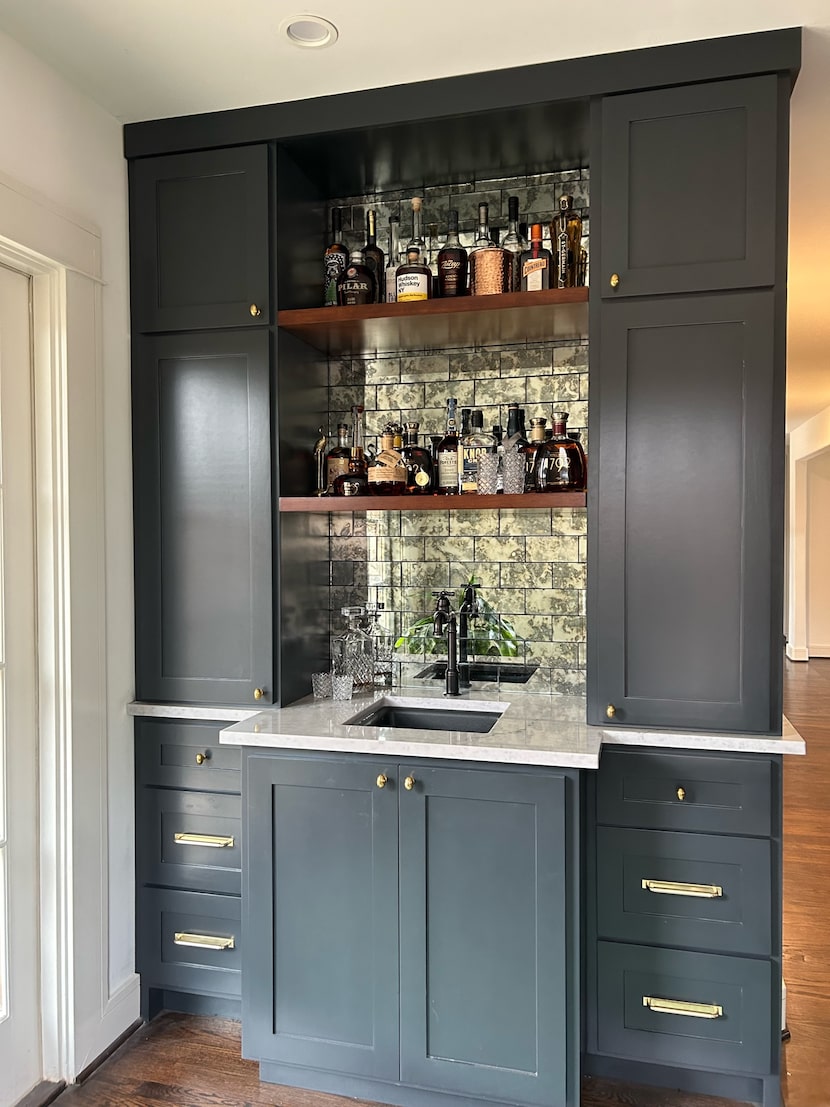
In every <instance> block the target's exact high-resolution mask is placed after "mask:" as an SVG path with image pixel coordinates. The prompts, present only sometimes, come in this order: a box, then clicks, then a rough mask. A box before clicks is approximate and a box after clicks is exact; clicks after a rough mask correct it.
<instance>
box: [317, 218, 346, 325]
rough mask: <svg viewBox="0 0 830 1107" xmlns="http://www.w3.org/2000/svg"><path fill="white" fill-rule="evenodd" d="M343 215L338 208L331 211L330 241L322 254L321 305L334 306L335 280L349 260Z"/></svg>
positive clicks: (335, 296)
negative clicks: (344, 238)
mask: <svg viewBox="0 0 830 1107" xmlns="http://www.w3.org/2000/svg"><path fill="white" fill-rule="evenodd" d="M342 231H343V216H342V214H341V211H340V208H333V209H332V213H331V242H330V243H329V244H328V246H327V247H326V252H325V253H324V254H323V306H324V307H336V305H337V281H338V279H339V277H340V275H341V274H342V272H343V270H344V269H345V268H346V265H347V264H348V261H349V251H348V250H347V249H346V247H345V246H344V245H343V242H342V241H341V239H342Z"/></svg>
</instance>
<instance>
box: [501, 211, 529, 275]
mask: <svg viewBox="0 0 830 1107" xmlns="http://www.w3.org/2000/svg"><path fill="white" fill-rule="evenodd" d="M502 247H503V248H504V249H505V250H507V251H508V253H510V255H511V257H512V260H513V264H512V265H511V267H510V287H509V288H508V289H507V291H508V292H518V291H519V285H520V283H521V261H522V254H523V253H524V251H525V250H526V249H527V239H526V238H525V236H524V235H523V234H522V233H521V231H520V230H519V197H518V196H508V198H507V234H506V235H505V236H504V241H503V242H502Z"/></svg>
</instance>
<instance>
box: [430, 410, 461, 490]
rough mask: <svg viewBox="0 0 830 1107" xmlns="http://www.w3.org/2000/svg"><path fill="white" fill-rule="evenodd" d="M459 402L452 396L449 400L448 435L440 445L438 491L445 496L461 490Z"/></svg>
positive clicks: (438, 451) (437, 451) (437, 453)
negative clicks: (457, 412)
mask: <svg viewBox="0 0 830 1107" xmlns="http://www.w3.org/2000/svg"><path fill="white" fill-rule="evenodd" d="M457 408H458V400H456V398H455V397H454V396H451V397H450V399H448V400H447V433H446V434H445V435H444V437H443V438H442V439H441V441H440V442H439V443H438V446H437V448H436V451H435V453H436V457H437V462H438V488H437V491H438V492H440V493H441V494H442V495H444V496H455V495H457V494H458V489H459V474H460V462H459V457H461V458H462V459H463V455H462V454H460V451H459V441H458V427H457V425H456V421H455V419H456V411H457Z"/></svg>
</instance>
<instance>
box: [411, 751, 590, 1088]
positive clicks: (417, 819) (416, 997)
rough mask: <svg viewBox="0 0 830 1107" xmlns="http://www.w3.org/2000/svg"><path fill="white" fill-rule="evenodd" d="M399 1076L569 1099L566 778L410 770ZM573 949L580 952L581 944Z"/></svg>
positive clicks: (572, 1022)
mask: <svg viewBox="0 0 830 1107" xmlns="http://www.w3.org/2000/svg"><path fill="white" fill-rule="evenodd" d="M400 775H401V777H402V778H404V781H405V780H406V777H407V776H408V777H410V778H411V780H412V784H411V786H410V788H409V789H406V788H404V789H402V790H401V792H400V798H399V806H400V865H401V878H400V894H401V905H400V933H401V1080H402V1081H403V1083H405V1084H414V1085H419V1086H421V1087H428V1088H436V1089H441V1090H442V1091H447V1092H456V1093H459V1094H464V1095H467V1096H470V1097H473V1098H475V1099H483V1100H487V1099H495V1100H500V1101H502V1102H508V1103H511V1104H545V1105H547V1107H559V1105H561V1104H564V1103H565V1102H566V1096H567V1090H566V1079H567V1078H566V1073H567V1070H568V1067H569V1064H570V1063H571V1061H570V1054H569V1044H570V1043H569V1032H570V1030H571V1029H573V1028H574V1027H575V1026H576V1025H578V1024H577V1020H576V1019H575V1018H573V1019H572V1018H570V1017H569V1008H568V993H569V987H570V986H571V983H572V982H570V981H569V980H568V979H567V969H566V966H567V964H568V956H567V954H568V951H567V949H566V941H567V931H568V928H567V913H566V912H567V909H566V899H567V898H568V897H567V895H566V893H565V887H566V885H565V879H566V864H565V862H566V845H565V843H566V840H567V835H566V781H565V779H564V777H560V776H555V775H544V776H541V775H540V776H536V775H530V774H524V773H508V772H488V771H479V770H474V769H467V768H465V769H453V768H420V769H417V768H414V767H413V769H412V771H411V772H408V771H406V770H405V768H404V767H402V768H401V772H400ZM572 952H573V953H574V957H575V958H578V953H577V952H576V951H575V950H572Z"/></svg>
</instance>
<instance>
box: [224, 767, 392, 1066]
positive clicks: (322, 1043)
mask: <svg viewBox="0 0 830 1107" xmlns="http://www.w3.org/2000/svg"><path fill="white" fill-rule="evenodd" d="M245 777H246V785H245V787H246V797H247V805H246V806H247V818H248V824H247V831H246V832H247V834H248V835H249V837H246V844H247V856H246V859H245V861H244V868H243V902H244V911H245V916H244V917H245V926H246V927H250V931H247V930H246V949H247V952H246V955H245V960H244V970H243V997H242V1021H243V1040H242V1044H243V1054H244V1055H245V1056H246V1057H253V1058H256V1059H259V1060H265V1061H274V1062H283V1063H287V1064H291V1065H298V1066H305V1067H309V1068H315V1069H327V1070H329V1071H333V1072H339V1073H349V1074H352V1075H359V1076H373V1077H377V1078H378V1079H383V1080H392V1081H396V1080H397V1079H398V941H397V938H398V878H397V871H398V790H397V780H396V777H397V773H396V767H395V765H394V764H389V763H383V762H379V761H378V762H375V761H370V760H368V759H367V760H361V761H359V762H357V761H353V760H345V759H344V760H340V761H336V762H335V761H333V760H330V759H325V758H320V759H312V758H309V759H305V758H296V757H292V756H286V757H279V756H273V755H269V756H262V757H260V756H254V755H250V754H249V755H248V756H247V757H246V773H245Z"/></svg>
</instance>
